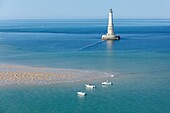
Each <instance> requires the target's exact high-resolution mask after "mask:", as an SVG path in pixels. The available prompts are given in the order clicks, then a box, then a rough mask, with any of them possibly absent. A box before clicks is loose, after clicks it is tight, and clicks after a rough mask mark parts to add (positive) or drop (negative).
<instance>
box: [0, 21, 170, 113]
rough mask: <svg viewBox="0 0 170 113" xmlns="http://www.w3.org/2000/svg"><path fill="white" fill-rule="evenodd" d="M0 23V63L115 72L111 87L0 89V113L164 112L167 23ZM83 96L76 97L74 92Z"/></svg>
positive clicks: (169, 61) (169, 63) (169, 45)
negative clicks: (110, 28)
mask: <svg viewBox="0 0 170 113" xmlns="http://www.w3.org/2000/svg"><path fill="white" fill-rule="evenodd" d="M114 24H115V33H116V34H119V35H120V36H121V38H122V39H121V40H120V41H102V40H101V36H102V35H103V34H106V31H107V20H96V19H95V20H0V63H5V64H17V65H28V66H33V67H55V68H73V69H84V70H100V71H106V72H110V73H111V72H117V73H118V74H117V75H116V77H114V78H113V79H111V81H112V82H113V83H114V85H113V86H111V87H105V88H103V87H101V85H100V83H96V86H97V88H96V90H94V91H89V90H86V89H85V88H84V84H85V83H74V84H66V85H63V84H61V85H50V86H23V87H22V86H14V87H5V88H0V92H1V93H0V100H1V101H0V112H2V113H14V112H16V113H19V112H20V113H30V112H33V113H56V112H60V113H62V112H63V113H66V112H68V113H70V112H72V113H77V112H82V113H87V112H94V113H99V112H100V113H113V112H115V113H168V112H170V107H169V106H170V104H169V102H170V97H169V94H170V87H169V86H170V82H169V81H170V74H169V73H170V20H151V19H150V20H142V19H138V20H135V19H129V20H115V21H114ZM80 89H83V90H85V91H86V92H87V93H88V94H89V95H88V96H87V97H85V98H79V97H77V95H76V91H77V90H80Z"/></svg>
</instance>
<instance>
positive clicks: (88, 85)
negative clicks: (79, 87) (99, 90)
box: [85, 84, 96, 88]
mask: <svg viewBox="0 0 170 113" xmlns="http://www.w3.org/2000/svg"><path fill="white" fill-rule="evenodd" d="M85 86H86V87H87V88H96V86H95V85H91V84H86V85H85Z"/></svg>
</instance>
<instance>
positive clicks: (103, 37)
mask: <svg viewBox="0 0 170 113" xmlns="http://www.w3.org/2000/svg"><path fill="white" fill-rule="evenodd" d="M102 40H120V36H119V35H102Z"/></svg>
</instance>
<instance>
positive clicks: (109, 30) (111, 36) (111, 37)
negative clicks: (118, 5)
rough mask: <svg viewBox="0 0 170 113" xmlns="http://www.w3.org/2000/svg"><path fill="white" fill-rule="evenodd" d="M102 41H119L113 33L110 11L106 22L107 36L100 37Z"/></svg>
mask: <svg viewBox="0 0 170 113" xmlns="http://www.w3.org/2000/svg"><path fill="white" fill-rule="evenodd" d="M102 40H120V36H118V35H115V33H114V24H113V11H112V9H110V12H109V22H108V28H107V34H106V35H102Z"/></svg>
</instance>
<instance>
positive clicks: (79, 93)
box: [77, 91, 86, 96]
mask: <svg viewBox="0 0 170 113" xmlns="http://www.w3.org/2000/svg"><path fill="white" fill-rule="evenodd" d="M77 94H78V95H80V96H85V95H86V93H85V92H82V91H79V92H77Z"/></svg>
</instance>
